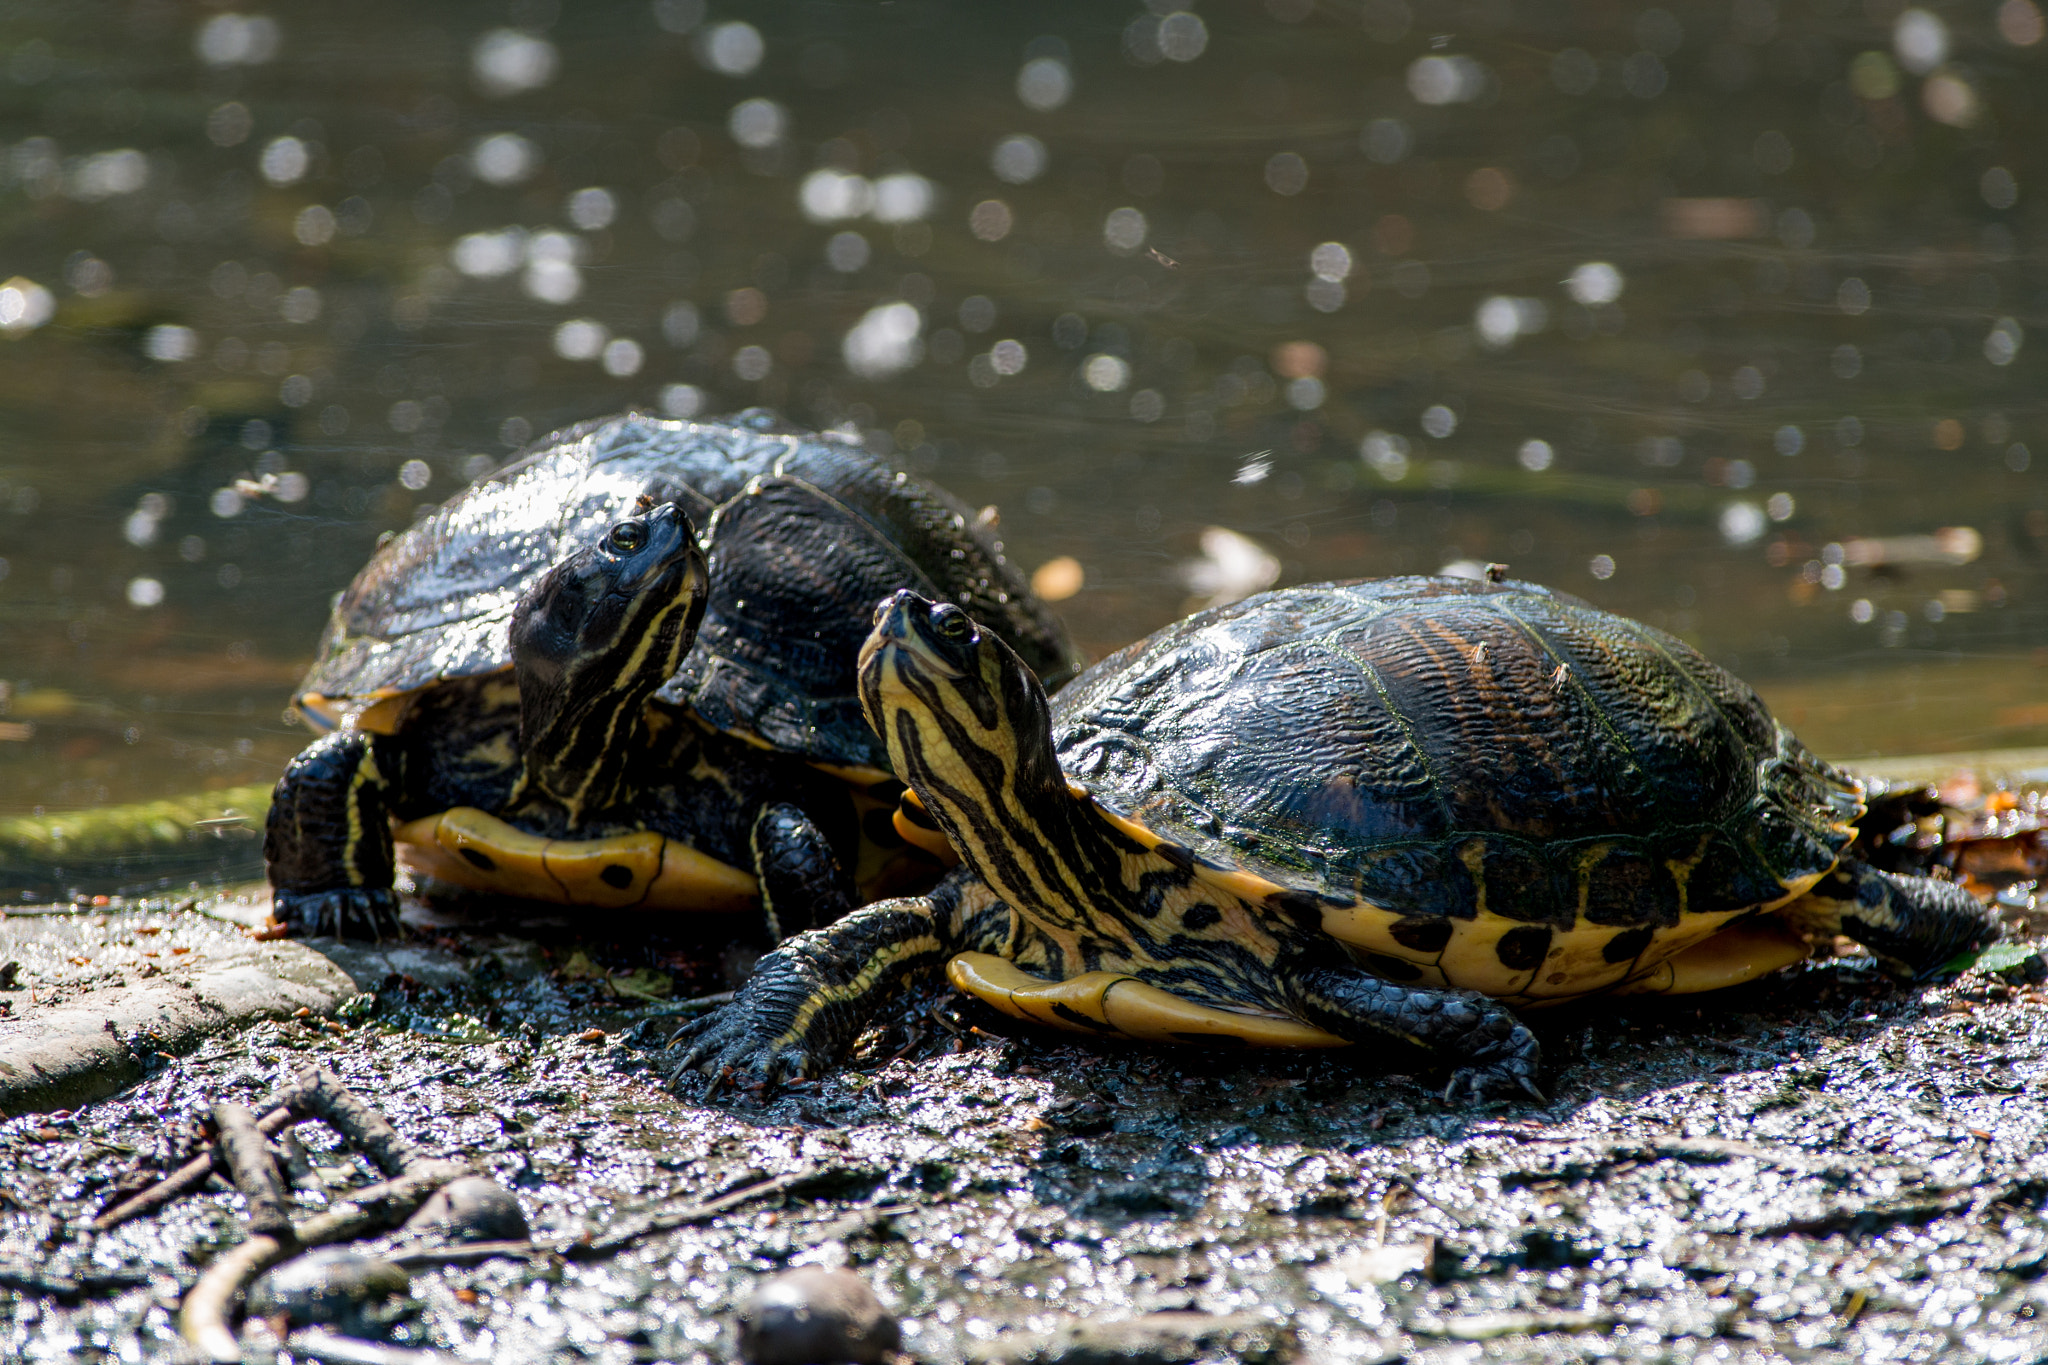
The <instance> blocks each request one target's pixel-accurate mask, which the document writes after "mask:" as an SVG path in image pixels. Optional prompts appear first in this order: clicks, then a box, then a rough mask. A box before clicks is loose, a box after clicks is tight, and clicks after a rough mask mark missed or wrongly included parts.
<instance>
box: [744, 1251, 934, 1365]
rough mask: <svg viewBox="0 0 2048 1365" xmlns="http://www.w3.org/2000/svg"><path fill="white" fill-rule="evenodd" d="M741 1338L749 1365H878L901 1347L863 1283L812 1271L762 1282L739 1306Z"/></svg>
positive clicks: (886, 1314)
mask: <svg viewBox="0 0 2048 1365" xmlns="http://www.w3.org/2000/svg"><path fill="white" fill-rule="evenodd" d="M739 1334H740V1359H742V1360H744V1361H747V1362H749V1365H877V1362H879V1361H881V1360H883V1359H884V1358H886V1357H887V1356H888V1355H889V1354H890V1353H891V1352H894V1351H896V1350H898V1349H899V1348H900V1347H901V1346H902V1344H903V1332H902V1329H901V1328H900V1327H899V1326H898V1325H897V1322H896V1317H895V1315H894V1314H892V1313H891V1312H890V1311H889V1310H888V1309H886V1308H884V1307H882V1302H881V1300H880V1299H877V1298H876V1297H875V1291H874V1290H872V1289H870V1288H868V1284H867V1281H865V1280H863V1279H862V1278H861V1277H860V1276H858V1275H855V1274H854V1273H853V1272H851V1271H847V1270H824V1269H820V1268H818V1267H815V1266H805V1267H803V1268H801V1269H797V1270H790V1271H785V1272H784V1273H783V1274H780V1275H775V1276H771V1277H770V1278H769V1279H767V1280H764V1281H762V1282H761V1285H760V1287H759V1288H757V1289H755V1291H754V1292H753V1294H752V1296H751V1297H749V1298H748V1299H747V1301H746V1302H745V1303H743V1304H741V1305H740V1311H739Z"/></svg>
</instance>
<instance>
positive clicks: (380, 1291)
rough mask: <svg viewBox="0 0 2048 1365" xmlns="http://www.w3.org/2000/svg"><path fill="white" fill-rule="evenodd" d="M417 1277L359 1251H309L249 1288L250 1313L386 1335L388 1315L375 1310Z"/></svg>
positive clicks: (353, 1333) (297, 1323)
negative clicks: (384, 1327)
mask: <svg viewBox="0 0 2048 1365" xmlns="http://www.w3.org/2000/svg"><path fill="white" fill-rule="evenodd" d="M411 1285H412V1277H411V1276H410V1275H407V1274H406V1273H405V1271H404V1270H403V1269H401V1268H400V1267H398V1266H395V1265H393V1264H391V1262H389V1261H383V1260H379V1259H378V1258H376V1257H375V1256H364V1255H360V1254H359V1253H357V1252H353V1251H324V1250H323V1251H309V1252H307V1253H306V1254H305V1255H303V1256H294V1257H293V1258H292V1259H291V1260H289V1261H286V1262H285V1263H284V1264H283V1265H280V1266H277V1267H275V1268H273V1269H272V1270H270V1271H269V1272H268V1273H267V1274H265V1275H264V1276H263V1277H262V1278H260V1279H258V1280H257V1281H256V1283H255V1284H254V1285H252V1286H251V1287H250V1289H249V1315H250V1316H251V1317H260V1318H269V1317H275V1316H277V1315H278V1314H280V1313H282V1314H284V1315H285V1316H286V1317H288V1318H289V1319H291V1321H292V1323H293V1325H295V1326H302V1325H310V1324H320V1325H325V1326H332V1327H334V1328H336V1329H338V1330H340V1331H342V1332H345V1333H347V1334H348V1335H350V1336H380V1335H382V1331H381V1327H382V1319H384V1318H385V1317H388V1316H389V1314H387V1313H377V1312H374V1311H372V1310H375V1309H376V1308H377V1307H378V1306H379V1305H382V1304H383V1303H385V1301H386V1300H389V1299H392V1298H395V1297H397V1296H399V1295H402V1294H404V1293H405V1292H406V1290H407V1289H409V1288H410V1287H411Z"/></svg>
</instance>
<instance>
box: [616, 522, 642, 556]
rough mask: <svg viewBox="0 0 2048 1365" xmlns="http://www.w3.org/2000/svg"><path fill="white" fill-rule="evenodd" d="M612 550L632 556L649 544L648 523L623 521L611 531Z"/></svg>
mask: <svg viewBox="0 0 2048 1365" xmlns="http://www.w3.org/2000/svg"><path fill="white" fill-rule="evenodd" d="M611 542H612V548H614V549H617V550H621V551H624V552H625V553H626V554H631V553H633V551H635V550H637V549H639V548H640V547H641V546H642V545H645V544H646V543H647V523H646V522H644V521H622V522H620V523H619V524H618V525H617V526H614V527H612V531H611Z"/></svg>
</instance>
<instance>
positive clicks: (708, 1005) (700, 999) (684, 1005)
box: [640, 991, 733, 1021]
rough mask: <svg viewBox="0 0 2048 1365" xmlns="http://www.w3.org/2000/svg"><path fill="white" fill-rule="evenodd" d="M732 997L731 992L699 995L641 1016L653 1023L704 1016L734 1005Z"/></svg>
mask: <svg viewBox="0 0 2048 1365" xmlns="http://www.w3.org/2000/svg"><path fill="white" fill-rule="evenodd" d="M732 996H733V993H732V992H731V991H719V992H717V993H716V994H714V995H699V996H696V997H694V998H692V999H689V1000H677V1001H674V1002H672V1003H670V1004H667V1005H664V1006H663V1007H662V1008H660V1009H658V1010H649V1011H647V1013H645V1014H643V1015H641V1016H640V1018H641V1019H642V1020H644V1021H652V1020H655V1019H672V1018H674V1017H676V1016H677V1015H691V1014H702V1013H704V1012H705V1011H706V1010H715V1009H717V1008H718V1007H719V1006H720V1005H730V1004H731V1003H732Z"/></svg>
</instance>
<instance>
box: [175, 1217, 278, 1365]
mask: <svg viewBox="0 0 2048 1365" xmlns="http://www.w3.org/2000/svg"><path fill="white" fill-rule="evenodd" d="M284 1255H285V1249H284V1243H282V1242H280V1241H278V1239H277V1238H275V1237H251V1238H250V1239H249V1240H248V1241H246V1242H243V1243H242V1244H241V1245H240V1246H238V1247H231V1248H230V1249H228V1250H227V1251H224V1252H222V1253H221V1254H220V1255H219V1256H218V1257H216V1258H215V1260H214V1262H213V1264H212V1265H210V1266H208V1267H207V1268H206V1273H205V1274H204V1275H201V1276H200V1277H199V1283H197V1284H195V1285H193V1286H192V1288H191V1290H190V1292H188V1293H187V1294H186V1295H185V1301H184V1303H182V1304H180V1305H179V1307H178V1331H179V1333H180V1334H181V1335H182V1336H183V1337H184V1338H185V1340H186V1341H188V1342H190V1343H191V1344H192V1347H193V1349H195V1350H197V1351H198V1352H199V1353H200V1355H201V1356H203V1357H205V1358H206V1359H207V1360H209V1361H213V1362H216V1365H235V1362H238V1361H240V1360H241V1358H242V1345H241V1343H240V1342H239V1341H237V1340H236V1339H235V1333H234V1330H233V1329H232V1328H230V1327H229V1326H228V1308H229V1307H230V1306H231V1305H232V1304H233V1303H234V1301H235V1296H236V1295H237V1294H239V1293H241V1292H242V1286H243V1285H245V1284H247V1283H249V1281H251V1280H253V1279H255V1278H256V1277H257V1276H258V1275H260V1274H262V1273H263V1271H264V1270H265V1269H266V1268H267V1267H269V1266H271V1265H274V1264H276V1263H277V1262H278V1261H281V1260H283V1259H284Z"/></svg>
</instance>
